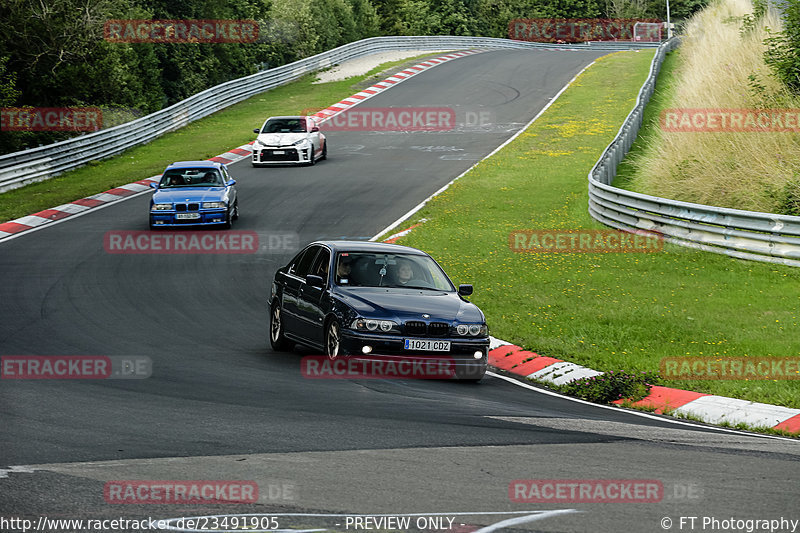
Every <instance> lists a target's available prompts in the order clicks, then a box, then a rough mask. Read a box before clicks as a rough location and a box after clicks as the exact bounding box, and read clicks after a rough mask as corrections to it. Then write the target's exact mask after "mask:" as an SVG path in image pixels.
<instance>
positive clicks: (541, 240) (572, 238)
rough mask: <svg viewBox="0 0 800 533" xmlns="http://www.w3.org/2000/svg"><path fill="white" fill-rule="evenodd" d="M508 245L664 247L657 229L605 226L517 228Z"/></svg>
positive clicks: (605, 249) (593, 249)
mask: <svg viewBox="0 0 800 533" xmlns="http://www.w3.org/2000/svg"><path fill="white" fill-rule="evenodd" d="M508 247H509V248H511V251H512V252H518V253H524V252H529V253H651V252H660V251H661V250H662V249H663V240H662V239H661V237H659V236H658V235H656V234H654V233H647V232H641V233H629V232H627V231H617V230H602V229H576V230H555V229H553V230H544V229H543V230H516V231H512V232H511V233H509V235H508Z"/></svg>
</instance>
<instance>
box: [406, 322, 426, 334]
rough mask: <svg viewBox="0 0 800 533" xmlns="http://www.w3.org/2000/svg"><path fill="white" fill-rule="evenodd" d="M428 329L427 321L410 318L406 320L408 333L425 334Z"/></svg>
mask: <svg viewBox="0 0 800 533" xmlns="http://www.w3.org/2000/svg"><path fill="white" fill-rule="evenodd" d="M426 330H427V327H426V324H425V322H421V321H419V320H409V321H408V322H406V335H425V331H426Z"/></svg>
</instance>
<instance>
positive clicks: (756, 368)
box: [660, 357, 800, 380]
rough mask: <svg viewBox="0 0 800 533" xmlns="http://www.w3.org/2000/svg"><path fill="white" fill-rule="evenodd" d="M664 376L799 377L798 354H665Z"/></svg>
mask: <svg viewBox="0 0 800 533" xmlns="http://www.w3.org/2000/svg"><path fill="white" fill-rule="evenodd" d="M660 367H661V368H660V370H661V376H662V377H663V378H664V379H669V380H675V379H740V380H750V379H770V380H776V379H780V380H793V379H800V357H665V358H663V359H662V360H661V365H660Z"/></svg>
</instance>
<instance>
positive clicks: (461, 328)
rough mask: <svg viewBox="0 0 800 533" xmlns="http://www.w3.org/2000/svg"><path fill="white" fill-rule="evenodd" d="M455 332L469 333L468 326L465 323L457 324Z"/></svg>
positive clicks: (460, 333)
mask: <svg viewBox="0 0 800 533" xmlns="http://www.w3.org/2000/svg"><path fill="white" fill-rule="evenodd" d="M456 333H458V334H459V335H466V334H467V333H469V327H467V325H466V324H459V325H458V326H456Z"/></svg>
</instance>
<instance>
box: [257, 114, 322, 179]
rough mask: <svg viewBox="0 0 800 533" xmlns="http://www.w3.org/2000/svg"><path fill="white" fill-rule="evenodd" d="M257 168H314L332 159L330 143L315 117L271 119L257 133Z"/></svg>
mask: <svg viewBox="0 0 800 533" xmlns="http://www.w3.org/2000/svg"><path fill="white" fill-rule="evenodd" d="M253 133H257V134H258V137H256V140H255V142H254V143H253V166H254V167H260V166H264V165H287V164H305V165H313V164H314V163H316V162H317V161H321V160H323V159H326V158H327V156H328V143H327V142H326V140H325V135H323V134H322V133H320V131H319V125H318V124H317V122H316V121H315V120H314V117H302V116H296V117H270V118H268V119H267V120H266V121H265V122H264V125H263V126H261V129H255V130H253Z"/></svg>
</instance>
